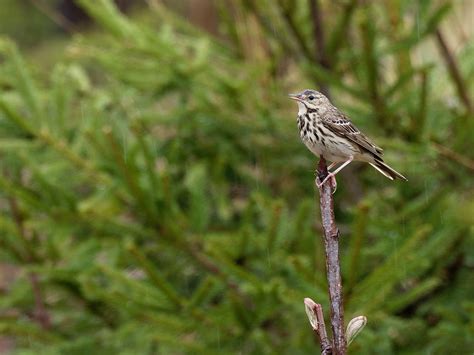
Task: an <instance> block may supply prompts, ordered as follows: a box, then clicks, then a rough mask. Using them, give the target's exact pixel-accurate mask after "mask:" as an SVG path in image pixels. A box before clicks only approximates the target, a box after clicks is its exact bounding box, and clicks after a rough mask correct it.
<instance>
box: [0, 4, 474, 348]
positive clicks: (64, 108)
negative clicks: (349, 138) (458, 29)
mask: <svg viewBox="0 0 474 355" xmlns="http://www.w3.org/2000/svg"><path fill="white" fill-rule="evenodd" d="M78 3H79V4H80V5H81V6H82V7H83V8H84V9H85V10H86V11H87V13H88V14H89V15H90V16H91V17H92V18H93V19H94V21H95V22H96V23H97V25H98V26H100V31H98V32H95V33H85V34H82V35H77V36H76V37H75V38H74V39H73V40H71V43H70V44H69V45H68V48H67V49H66V50H65V54H64V59H62V60H60V61H59V62H57V63H55V64H54V65H53V69H52V70H50V71H48V72H43V71H41V67H40V66H39V65H38V64H37V63H35V60H34V58H32V57H25V56H24V55H22V54H20V51H19V50H18V48H17V46H16V44H15V43H14V42H13V41H12V40H9V39H8V38H5V37H4V38H2V39H1V40H0V211H1V214H0V236H1V238H0V243H1V248H0V260H1V263H2V265H3V267H2V271H0V273H1V274H2V275H6V270H7V266H8V270H11V271H10V275H8V276H10V277H11V279H12V281H11V282H10V283H8V286H6V287H5V288H4V290H3V291H2V293H3V294H2V297H1V300H0V305H1V306H0V309H1V310H2V311H1V312H0V331H1V334H2V335H3V336H5V337H8V338H9V339H13V340H14V343H15V345H14V353H18V354H38V353H44V354H59V353H64V354H92V353H100V354H146V353H149V354H170V353H173V354H176V353H185V354H187V353H196V354H199V353H206V354H211V353H244V354H273V353H282V354H286V353H292V354H306V353H314V352H315V351H317V349H318V345H317V344H316V343H315V342H314V338H313V335H312V330H311V328H310V326H309V325H308V322H307V318H306V315H305V313H304V305H303V299H304V297H311V298H313V299H314V300H317V301H318V302H321V303H322V304H323V308H324V309H325V310H328V307H327V298H328V297H327V291H326V289H327V287H326V280H325V269H324V268H325V261H324V251H323V247H322V243H321V240H320V235H321V226H320V223H319V217H318V216H319V212H318V211H317V208H318V203H317V198H316V193H315V188H314V180H313V179H314V169H315V166H316V160H315V158H314V157H313V156H312V155H311V154H310V153H309V152H307V150H306V148H305V147H304V146H303V145H302V144H301V143H300V141H299V137H298V134H297V129H296V125H295V115H296V107H294V104H293V103H291V102H289V100H287V98H286V93H287V92H291V91H296V90H299V89H303V88H316V87H321V86H322V87H325V88H328V89H330V90H331V95H332V100H333V101H334V102H335V103H336V104H337V106H338V107H341V108H342V109H343V110H344V111H345V112H346V113H348V115H349V116H350V117H352V119H353V121H354V122H355V124H356V125H357V126H359V127H360V128H361V129H363V130H364V131H366V132H367V133H368V134H369V135H370V136H371V137H373V138H374V140H375V141H376V142H377V143H378V144H380V145H381V146H383V147H384V148H385V149H386V160H387V162H389V163H390V164H391V165H392V166H393V167H395V168H396V169H397V170H398V171H400V172H402V173H403V174H404V175H405V176H407V178H408V180H409V181H408V183H402V182H390V181H388V180H386V179H385V178H384V177H383V176H381V175H380V174H377V173H376V172H374V171H373V169H372V168H371V167H370V166H368V167H367V166H365V165H363V164H354V167H352V168H351V169H348V170H347V172H345V173H344V174H343V177H339V185H338V191H337V192H336V195H335V198H336V207H337V211H336V217H337V220H338V225H339V227H340V229H341V235H342V237H341V240H342V246H341V248H342V256H341V258H342V262H343V282H344V294H345V302H346V321H347V320H349V319H351V318H352V317H354V316H358V315H365V316H367V318H368V324H367V326H366V328H365V329H364V331H363V332H362V333H361V334H360V335H359V336H358V337H357V338H356V340H355V341H354V342H353V343H352V344H351V346H350V348H349V350H350V351H352V352H353V353H357V354H413V353H420V352H422V353H427V354H428V353H429V354H441V353H445V352H447V351H451V352H453V351H454V352H455V353H468V352H470V351H472V349H473V348H474V340H473V337H472V331H473V329H474V312H473V310H474V301H473V300H474V288H473V286H472V285H474V277H473V273H472V270H471V269H472V265H473V258H472V253H471V254H470V253H469V251H470V250H472V248H473V247H474V239H473V231H474V230H473V227H472V226H473V225H474V223H473V222H474V218H473V216H474V203H473V201H474V198H473V197H474V189H473V185H472V174H473V170H474V163H473V159H474V153H473V151H474V145H473V141H472V132H473V131H474V120H473V115H472V113H473V112H472V104H471V105H470V102H469V100H470V99H471V97H470V96H469V94H466V93H468V92H469V91H470V92H473V87H472V86H473V83H474V80H473V79H474V60H473V57H474V46H473V43H472V42H470V43H469V42H467V43H464V44H463V48H462V50H461V51H460V52H459V55H458V56H457V57H455V56H454V55H452V54H451V55H452V59H454V62H453V63H451V64H450V67H446V66H445V64H444V63H445V62H446V58H447V57H446V53H445V54H444V56H443V55H441V56H440V55H439V54H438V53H439V52H435V51H433V49H432V48H428V44H429V43H433V42H435V43H436V41H437V43H439V39H440V38H441V39H443V33H442V31H441V27H440V26H441V25H440V24H441V23H442V21H443V20H446V19H447V18H449V16H450V10H451V6H450V5H449V4H445V3H440V2H438V1H419V2H412V1H405V0H385V1H381V2H365V3H364V4H359V3H358V2H357V1H346V2H343V3H342V2H341V3H339V2H334V3H332V2H331V3H329V2H324V3H323V5H324V6H323V7H322V8H321V9H317V8H316V9H315V8H314V7H311V6H310V5H311V4H313V6H314V2H312V1H306V0H301V1H284V0H280V1H252V0H248V1H229V2H224V1H218V2H217V5H218V14H219V19H220V22H219V31H220V34H219V36H215V35H210V34H208V33H205V32H204V31H201V30H199V29H198V28H196V27H194V26H193V25H191V24H190V23H189V22H188V21H186V20H185V19H184V18H182V17H180V16H179V15H177V14H175V13H174V12H172V11H170V10H169V9H168V8H166V7H165V6H163V5H161V3H160V2H158V1H149V8H147V11H151V14H149V15H140V14H137V16H136V18H135V17H134V16H132V17H127V16H125V15H123V14H121V13H120V12H119V11H118V10H117V9H116V8H115V7H114V5H113V3H112V2H111V1H109V0H100V1H89V0H80V1H78ZM315 10H316V11H322V12H323V13H325V14H328V15H327V16H322V17H321V18H322V19H323V24H324V26H323V30H324V33H323V35H324V39H325V41H324V43H323V46H324V47H323V48H324V50H323V51H322V50H319V51H317V50H316V49H317V48H318V44H317V43H318V42H317V41H316V38H317V35H316V34H315V33H321V32H318V30H316V31H315V28H316V29H317V28H318V25H320V23H318V21H317V20H316V21H313V19H314V18H315V17H314V14H315V13H314V11H315ZM329 14H330V16H329ZM319 28H320V27H319ZM320 44H321V43H320ZM320 44H319V45H320ZM427 53H428V54H427ZM449 54H450V53H449V52H448V55H449ZM425 55H426V56H425ZM420 57H421V58H423V59H425V61H420V60H415V59H414V58H420ZM453 65H454V67H453ZM456 69H457V70H458V71H459V74H460V76H459V77H458V78H456V77H455V76H454V75H453V70H454V71H455V70H456ZM466 98H467V101H466ZM2 277H3V276H2ZM327 319H328V318H327Z"/></svg>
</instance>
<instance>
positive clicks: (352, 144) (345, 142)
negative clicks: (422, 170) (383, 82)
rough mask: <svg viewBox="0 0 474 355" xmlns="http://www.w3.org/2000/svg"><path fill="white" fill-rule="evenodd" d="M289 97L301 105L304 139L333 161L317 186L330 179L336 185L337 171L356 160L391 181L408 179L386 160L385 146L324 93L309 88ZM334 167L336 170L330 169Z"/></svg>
mask: <svg viewBox="0 0 474 355" xmlns="http://www.w3.org/2000/svg"><path fill="white" fill-rule="evenodd" d="M288 96H289V97H290V99H293V100H295V101H296V102H297V104H298V118H297V123H298V129H299V132H300V137H301V140H302V141H303V143H304V144H305V145H306V147H307V148H308V149H309V150H310V151H311V152H312V153H313V154H314V155H316V156H318V157H322V158H324V159H325V160H328V161H331V164H330V165H329V166H328V172H329V173H328V175H327V176H326V177H325V178H324V180H323V181H322V182H320V183H318V182H317V183H316V184H317V186H318V188H321V186H323V185H324V183H325V182H326V181H328V180H329V179H331V180H332V181H333V184H334V185H335V186H336V179H335V176H336V174H337V173H339V172H340V171H341V170H342V169H344V168H345V167H346V166H347V165H349V164H350V163H351V162H353V161H362V162H367V163H369V164H370V165H372V166H373V167H374V168H375V169H376V170H377V171H378V172H380V173H381V174H383V175H384V176H386V177H387V178H389V179H390V180H395V179H400V180H405V181H406V180H407V178H406V177H405V176H403V175H402V174H400V173H399V172H397V171H396V170H394V169H393V168H391V167H390V166H389V165H388V164H386V163H385V162H384V161H383V158H382V156H383V150H382V148H380V147H378V146H377V145H375V144H374V143H372V142H371V140H370V139H369V138H368V137H367V136H366V135H364V134H363V133H362V132H361V131H360V130H359V129H358V128H357V127H356V126H355V125H354V124H353V123H352V122H351V120H350V119H349V118H348V117H347V116H346V115H345V114H344V113H342V112H341V111H339V109H337V108H336V107H335V106H334V105H333V104H332V103H331V101H329V99H328V98H327V97H326V96H325V95H323V94H322V93H320V92H318V91H316V90H309V89H308V90H304V91H302V92H300V93H297V94H289V95H288ZM339 164H340V165H339ZM338 165H339V166H338ZM336 166H338V167H337V168H335V167H336ZM332 168H335V170H334V171H330V170H331V169H332Z"/></svg>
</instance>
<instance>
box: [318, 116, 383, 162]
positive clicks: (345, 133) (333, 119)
mask: <svg viewBox="0 0 474 355" xmlns="http://www.w3.org/2000/svg"><path fill="white" fill-rule="evenodd" d="M322 116H323V117H322V122H323V124H324V125H326V128H327V129H329V130H331V131H332V132H334V133H335V134H337V135H338V136H341V137H345V138H347V139H349V140H351V141H352V142H353V143H355V144H356V145H357V146H359V147H360V148H362V149H364V150H366V151H368V152H370V153H372V154H374V155H375V156H377V157H382V155H383V150H382V148H380V147H377V146H376V145H375V144H373V143H372V142H371V141H370V140H369V138H367V137H366V136H365V135H364V134H363V133H361V132H360V131H359V129H358V128H357V127H356V126H354V125H353V124H352V122H351V121H350V120H349V118H347V116H346V115H344V114H343V113H342V112H341V111H339V110H338V109H336V108H334V109H332V110H329V111H327V112H325V113H324V114H323V115H322Z"/></svg>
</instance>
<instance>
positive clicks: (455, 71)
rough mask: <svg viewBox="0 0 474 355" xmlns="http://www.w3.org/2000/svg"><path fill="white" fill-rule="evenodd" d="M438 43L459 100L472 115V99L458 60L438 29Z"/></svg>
mask: <svg viewBox="0 0 474 355" xmlns="http://www.w3.org/2000/svg"><path fill="white" fill-rule="evenodd" d="M435 35H436V41H437V42H438V46H439V50H440V52H441V56H442V57H443V59H444V61H445V64H446V66H447V67H448V71H449V74H450V75H451V78H452V80H453V81H454V84H455V85H456V90H457V92H458V95H459V98H460V99H461V101H462V102H463V104H464V106H466V109H467V112H468V113H472V111H473V106H472V102H471V98H470V96H469V92H468V88H467V86H466V84H465V82H464V80H463V78H462V76H461V71H460V70H459V66H458V64H457V62H456V59H455V57H454V55H453V53H452V52H451V50H450V49H449V47H448V44H447V43H446V40H445V38H444V35H443V33H442V32H441V30H440V29H439V28H438V29H437V30H436V33H435Z"/></svg>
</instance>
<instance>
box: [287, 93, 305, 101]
mask: <svg viewBox="0 0 474 355" xmlns="http://www.w3.org/2000/svg"><path fill="white" fill-rule="evenodd" d="M288 97H289V98H290V99H292V100H296V101H303V99H302V98H301V95H299V94H288Z"/></svg>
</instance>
